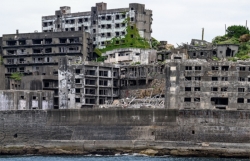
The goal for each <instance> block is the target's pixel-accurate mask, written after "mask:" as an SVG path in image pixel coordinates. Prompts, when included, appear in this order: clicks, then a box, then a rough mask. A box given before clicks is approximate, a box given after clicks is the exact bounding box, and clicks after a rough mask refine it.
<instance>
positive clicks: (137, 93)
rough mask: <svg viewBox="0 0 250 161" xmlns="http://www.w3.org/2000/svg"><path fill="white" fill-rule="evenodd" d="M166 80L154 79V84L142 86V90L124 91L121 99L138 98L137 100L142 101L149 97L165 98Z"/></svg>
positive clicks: (128, 89) (132, 88)
mask: <svg viewBox="0 0 250 161" xmlns="http://www.w3.org/2000/svg"><path fill="white" fill-rule="evenodd" d="M165 82H166V80H165V78H163V79H153V80H152V82H150V83H149V84H148V85H146V86H142V87H140V88H134V87H130V88H127V89H122V90H121V94H120V98H121V99H122V98H133V97H135V98H137V99H142V98H147V97H154V96H157V95H158V96H159V97H164V95H165V89H166V86H165Z"/></svg>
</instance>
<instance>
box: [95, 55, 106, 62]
mask: <svg viewBox="0 0 250 161" xmlns="http://www.w3.org/2000/svg"><path fill="white" fill-rule="evenodd" d="M105 59H106V56H100V57H98V58H97V60H96V61H97V62H104V60H105Z"/></svg>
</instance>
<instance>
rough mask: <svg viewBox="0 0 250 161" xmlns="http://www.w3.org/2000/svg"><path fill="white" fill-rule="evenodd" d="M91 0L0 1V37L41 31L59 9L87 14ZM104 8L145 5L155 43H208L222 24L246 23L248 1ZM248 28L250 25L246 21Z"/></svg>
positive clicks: (193, 0) (182, 0)
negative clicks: (150, 15)
mask: <svg viewBox="0 0 250 161" xmlns="http://www.w3.org/2000/svg"><path fill="white" fill-rule="evenodd" d="M97 2H100V1H93V0H1V2H0V5H1V10H0V18H1V19H0V35H2V34H12V33H15V31H16V29H19V32H20V33H29V32H34V31H35V30H38V31H39V32H41V17H42V16H47V15H54V13H55V10H58V9H59V7H60V6H70V7H71V12H83V11H90V8H91V6H95V3H97ZM104 2H106V3H107V7H108V9H112V8H125V7H128V5H129V3H142V4H145V6H146V9H151V10H153V26H152V28H153V33H152V36H153V37H155V38H156V39H157V40H166V41H168V42H169V43H171V44H173V45H175V46H176V43H179V44H180V43H182V42H190V40H191V39H192V38H196V39H201V32H202V28H203V27H204V28H205V40H207V41H211V40H212V39H213V38H214V37H215V36H217V35H223V34H224V28H225V24H227V26H230V25H245V24H246V20H250V10H249V7H250V0H106V1H104ZM249 25H250V22H249Z"/></svg>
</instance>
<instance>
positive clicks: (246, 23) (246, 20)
mask: <svg viewBox="0 0 250 161" xmlns="http://www.w3.org/2000/svg"><path fill="white" fill-rule="evenodd" d="M246 28H247V20H246Z"/></svg>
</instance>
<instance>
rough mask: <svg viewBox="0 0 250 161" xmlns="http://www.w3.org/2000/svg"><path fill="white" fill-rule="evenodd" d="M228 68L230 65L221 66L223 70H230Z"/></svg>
mask: <svg viewBox="0 0 250 161" xmlns="http://www.w3.org/2000/svg"><path fill="white" fill-rule="evenodd" d="M228 69H229V66H222V67H221V70H223V71H228Z"/></svg>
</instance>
